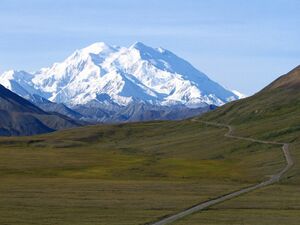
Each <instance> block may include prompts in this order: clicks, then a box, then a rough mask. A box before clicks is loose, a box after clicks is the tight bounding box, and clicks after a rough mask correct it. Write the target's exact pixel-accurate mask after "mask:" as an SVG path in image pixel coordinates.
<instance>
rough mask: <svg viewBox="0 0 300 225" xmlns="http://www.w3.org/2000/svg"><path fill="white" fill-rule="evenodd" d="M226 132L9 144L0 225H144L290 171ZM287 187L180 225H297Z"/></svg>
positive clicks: (126, 133) (180, 128) (133, 133)
mask: <svg viewBox="0 0 300 225" xmlns="http://www.w3.org/2000/svg"><path fill="white" fill-rule="evenodd" d="M225 132H226V129H222V128H213V127H209V126H206V125H203V124H201V123H199V122H195V121H182V122H149V123H135V124H127V125H116V126H91V127H84V128H79V129H74V130H66V131H62V132H56V133H53V134H49V135H43V136H35V137H25V138H2V139H1V140H0V167H1V168H0V224H18V225H19V224H24V225H25V224H51V225H54V224H60V225H61V224H66V225H69V224H70V225H71V224H72V225H74V224H78V225H79V224H80V225H81V224H95V225H107V224H110V225H123V224H124V225H125V224H128V225H134V224H146V223H150V222H153V221H155V220H157V219H159V218H161V217H163V216H166V215H170V214H174V213H176V212H178V211H181V210H182V209H184V208H187V207H190V206H192V205H195V204H197V203H199V202H202V201H205V200H208V199H210V198H214V197H217V196H219V195H222V194H225V193H228V192H231V191H234V190H238V189H240V188H242V187H245V186H249V185H250V184H255V183H258V182H260V181H262V180H265V179H266V177H268V176H269V175H270V174H274V171H279V170H280V169H281V168H282V167H284V165H285V161H284V158H283V156H282V152H281V151H280V149H278V147H274V146H268V145H262V144H258V143H249V142H246V141H240V140H231V139H229V138H226V137H224V133H225ZM216 140H218V141H216ZM293 153H294V152H293ZM297 157H298V156H297ZM297 159H298V158H297ZM293 171H294V173H297V171H298V170H296V169H294V170H293ZM289 176H293V177H297V176H296V174H294V175H289ZM290 179H293V178H290ZM288 180H289V179H286V180H284V181H282V183H281V184H278V185H274V186H271V187H267V188H264V189H261V190H259V191H256V192H253V193H251V194H247V195H244V196H242V197H240V198H236V199H233V200H230V201H228V202H224V203H222V204H220V205H216V206H214V207H212V208H211V209H209V210H207V211H204V212H201V213H196V214H194V215H191V216H190V217H187V218H185V219H183V220H182V221H178V224H185V225H190V224H191V225H192V224H241V221H244V224H255V218H254V215H261V216H262V218H263V219H261V220H260V219H259V220H256V224H263V223H264V221H267V220H268V216H271V212H275V211H276V210H277V211H276V212H277V213H276V215H283V216H281V217H280V218H281V219H282V220H283V219H284V218H286V221H287V222H289V223H287V224H296V222H299V221H300V220H299V218H298V216H297V215H299V204H298V202H300V195H299V194H298V193H297V191H296V188H297V185H298V184H299V183H298V181H294V183H293V184H290V183H289V182H290V181H288ZM286 182H287V183H286ZM298 187H299V186H298ZM269 190H271V191H270V192H269ZM287 191H288V192H287ZM291 191H293V192H294V194H292V192H291ZM264 192H266V194H265V193H264ZM267 193H269V194H267ZM280 193H281V194H280ZM259 195H263V198H259V197H258V196H259ZM276 195H281V196H282V198H284V199H282V201H281V198H280V197H278V196H276ZM284 196H285V197H286V198H285V197H284ZM257 198H259V201H257ZM272 199H273V200H272ZM289 199H290V200H292V201H293V202H292V204H290V202H289ZM269 201H271V203H272V204H271V205H268V202H269ZM272 207H273V208H272ZM237 208H238V209H237ZM236 209H237V210H236ZM272 210H273V211H272ZM233 212H234V213H237V212H239V214H238V216H235V217H232V213H233ZM263 212H265V213H263ZM252 215H253V216H252ZM276 215H275V216H274V218H276ZM253 221H254V222H253ZM277 221H280V220H277ZM259 222H262V223H259ZM283 224H284V223H283Z"/></svg>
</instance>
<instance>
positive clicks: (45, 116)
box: [0, 85, 79, 136]
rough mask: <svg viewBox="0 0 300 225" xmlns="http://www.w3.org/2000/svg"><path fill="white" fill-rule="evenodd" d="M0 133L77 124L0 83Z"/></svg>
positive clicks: (43, 130)
mask: <svg viewBox="0 0 300 225" xmlns="http://www.w3.org/2000/svg"><path fill="white" fill-rule="evenodd" d="M0 112H1V113H0V135H1V136H10V135H33V134H41V133H48V132H52V131H55V130H60V129H64V128H71V127H76V126H79V123H77V122H75V121H73V120H71V119H70V118H68V117H65V116H62V115H58V114H51V113H46V112H45V111H43V110H41V109H40V108H38V107H36V106H35V105H33V104H32V103H31V102H29V101H27V100H25V99H23V98H21V97H20V96H18V95H16V94H15V93H13V92H11V91H9V90H8V89H6V88H4V87H3V86H2V85H0Z"/></svg>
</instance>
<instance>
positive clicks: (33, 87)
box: [0, 42, 239, 108]
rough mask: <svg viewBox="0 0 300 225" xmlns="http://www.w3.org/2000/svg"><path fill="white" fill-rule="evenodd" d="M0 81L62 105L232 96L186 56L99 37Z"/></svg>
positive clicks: (197, 102) (198, 102)
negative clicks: (63, 56) (112, 43)
mask: <svg viewBox="0 0 300 225" xmlns="http://www.w3.org/2000/svg"><path fill="white" fill-rule="evenodd" d="M0 84H2V85H4V86H5V87H6V88H8V89H10V90H11V91H13V92H15V93H17V94H19V95H21V96H22V97H25V98H27V99H31V98H36V96H40V97H42V98H43V99H47V100H50V101H53V102H57V103H64V104H66V105H68V106H76V105H85V104H91V103H93V104H96V103H99V104H116V105H118V106H127V105H129V104H132V103H134V102H145V103H147V104H149V103H150V104H153V105H158V106H174V105H185V106H187V107H189V108H197V107H201V106H205V105H217V106H220V105H222V104H224V103H226V102H229V101H232V100H235V99H238V98H239V96H237V95H236V94H235V93H233V92H232V91H229V90H226V89H225V88H223V87H222V86H220V85H219V84H217V83H216V82H214V81H212V80H210V79H209V78H208V77H207V76H206V75H205V74H204V73H202V72H200V71H199V70H197V69H196V68H194V67H193V66H192V65H191V64H190V63H188V62H187V61H185V60H183V59H181V58H179V57H178V56H176V55H175V54H173V53H172V52H170V51H168V50H165V49H163V48H151V47H148V46H146V45H144V44H143V43H140V42H137V43H135V44H134V45H132V46H130V47H129V48H125V47H116V46H109V45H107V44H105V43H102V42H99V43H95V44H92V45H90V46H88V47H86V48H83V49H81V50H77V51H75V52H74V53H73V54H72V55H71V56H69V57H68V58H67V59H66V60H65V61H63V62H61V63H55V64H54V65H53V66H51V67H49V68H43V69H41V70H39V71H37V72H35V73H32V74H30V73H27V72H24V71H8V72H5V73H4V74H2V75H1V76H0Z"/></svg>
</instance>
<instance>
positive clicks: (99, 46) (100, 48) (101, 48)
mask: <svg viewBox="0 0 300 225" xmlns="http://www.w3.org/2000/svg"><path fill="white" fill-rule="evenodd" d="M113 50H115V49H114V48H113V47H112V46H110V45H108V44H106V43H104V42H96V43H94V44H92V45H90V46H88V47H85V48H83V49H81V50H79V52H82V53H86V54H100V53H103V52H106V53H107V52H111V51H113Z"/></svg>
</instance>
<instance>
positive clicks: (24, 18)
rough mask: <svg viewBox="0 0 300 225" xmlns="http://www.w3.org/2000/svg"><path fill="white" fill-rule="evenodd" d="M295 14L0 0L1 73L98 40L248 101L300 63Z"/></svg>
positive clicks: (245, 8)
mask: <svg viewBox="0 0 300 225" xmlns="http://www.w3.org/2000/svg"><path fill="white" fill-rule="evenodd" d="M299 9H300V1H299V0H251V1H246V0H209V1H206V0H147V1H142V0H106V1H104V0H103V1H101V0H98V1H96V0H89V1H87V0H59V1H53V0H51V1H50V0H26V1H24V0H18V1H17V0H1V4H0V72H3V71H4V70H8V69H17V70H27V71H35V70H38V69H40V68H41V67H45V66H50V65H51V64H52V63H54V62H58V61H61V60H63V59H64V58H66V57H67V56H68V55H69V54H71V53H72V52H73V51H74V50H75V49H78V48H82V47H85V46H87V45H89V44H91V43H93V42H97V41H104V42H106V43H108V44H111V45H121V46H129V45H131V44H132V43H134V42H135V41H141V42H144V43H145V44H147V45H150V46H152V47H160V46H161V47H164V48H167V49H169V50H171V51H173V52H174V53H176V54H177V55H179V56H181V57H183V58H185V59H187V60H188V61H190V62H191V63H192V64H193V65H194V66H195V67H197V68H198V69H199V70H201V71H203V72H205V73H206V74H207V75H208V76H209V77H211V78H212V79H213V80H215V81H217V82H219V83H221V84H222V85H224V86H225V87H228V88H231V89H237V90H239V91H241V92H243V93H246V94H252V93H254V92H256V91H258V90H259V89H261V88H262V87H263V86H265V85H266V84H268V83H269V82H271V81H272V80H273V79H275V78H276V77H277V76H279V75H281V74H283V73H285V72H287V71H289V70H290V69H292V68H293V67H295V66H297V65H298V64H300V44H299V37H300V25H299V24H300V13H299Z"/></svg>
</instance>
